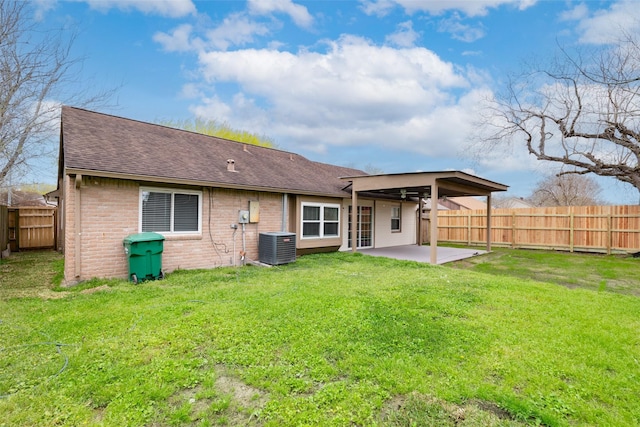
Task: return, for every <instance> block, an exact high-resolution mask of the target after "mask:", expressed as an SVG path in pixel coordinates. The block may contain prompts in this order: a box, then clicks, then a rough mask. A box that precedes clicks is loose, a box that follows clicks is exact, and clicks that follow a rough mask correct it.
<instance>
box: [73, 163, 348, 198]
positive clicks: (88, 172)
mask: <svg viewBox="0 0 640 427" xmlns="http://www.w3.org/2000/svg"><path fill="white" fill-rule="evenodd" d="M65 174H66V175H84V176H94V177H99V178H112V179H122V180H128V181H144V182H151V183H157V184H169V185H186V186H193V187H216V188H226V189H231V190H246V191H263V192H268V193H283V194H285V193H286V194H299V195H305V196H322V197H334V198H344V197H346V196H350V193H347V192H343V193H322V192H317V191H308V190H300V189H295V188H275V187H266V186H259V185H240V184H230V183H227V182H215V181H198V180H189V179H180V178H167V177H164V176H151V175H139V174H127V173H120V172H107V171H98V170H92V169H80V168H65Z"/></svg>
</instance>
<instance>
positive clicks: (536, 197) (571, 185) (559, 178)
mask: <svg viewBox="0 0 640 427" xmlns="http://www.w3.org/2000/svg"><path fill="white" fill-rule="evenodd" d="M601 192H602V188H601V187H600V184H598V183H597V182H596V181H595V180H594V179H593V178H591V177H589V176H586V175H551V176H548V177H547V178H545V179H543V180H541V181H539V182H538V184H537V186H536V188H535V190H534V191H533V193H532V194H531V197H529V199H528V201H529V202H531V203H532V204H533V205H535V206H593V205H599V204H602V202H601V200H600V197H599V196H600V193H601Z"/></svg>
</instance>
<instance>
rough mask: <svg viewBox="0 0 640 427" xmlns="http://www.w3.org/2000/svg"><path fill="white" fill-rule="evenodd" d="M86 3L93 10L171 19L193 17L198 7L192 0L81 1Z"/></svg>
mask: <svg viewBox="0 0 640 427" xmlns="http://www.w3.org/2000/svg"><path fill="white" fill-rule="evenodd" d="M80 1H86V3H87V4H89V6H91V7H92V8H93V9H97V10H102V11H107V10H109V9H120V10H131V9H133V10H138V11H140V12H143V13H150V14H155V15H161V16H168V17H170V18H179V17H182V16H187V15H193V14H195V13H196V6H195V5H194V4H193V2H192V1H191V0H153V1H140V0H80Z"/></svg>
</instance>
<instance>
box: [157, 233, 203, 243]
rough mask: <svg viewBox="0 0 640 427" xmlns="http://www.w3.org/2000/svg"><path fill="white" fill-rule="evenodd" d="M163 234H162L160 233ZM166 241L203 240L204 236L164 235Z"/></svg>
mask: <svg viewBox="0 0 640 427" xmlns="http://www.w3.org/2000/svg"><path fill="white" fill-rule="evenodd" d="M160 234H162V233H160ZM163 236H164V239H165V240H166V241H172V240H202V234H163Z"/></svg>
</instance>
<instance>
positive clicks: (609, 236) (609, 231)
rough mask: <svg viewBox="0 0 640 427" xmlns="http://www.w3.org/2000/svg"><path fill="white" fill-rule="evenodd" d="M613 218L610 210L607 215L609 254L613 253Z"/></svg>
mask: <svg viewBox="0 0 640 427" xmlns="http://www.w3.org/2000/svg"><path fill="white" fill-rule="evenodd" d="M612 222H613V221H612V218H611V212H609V215H607V255H611V239H612V233H611V223H612Z"/></svg>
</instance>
